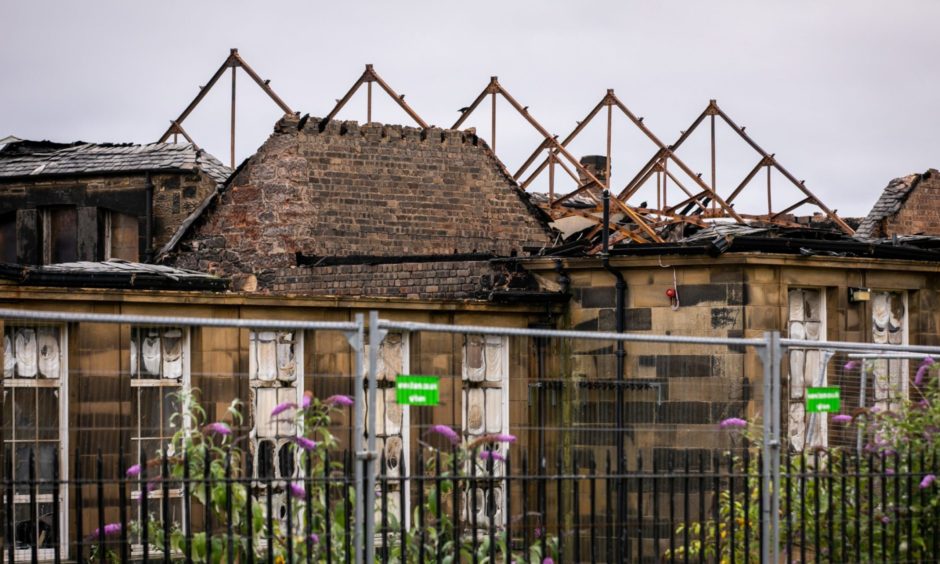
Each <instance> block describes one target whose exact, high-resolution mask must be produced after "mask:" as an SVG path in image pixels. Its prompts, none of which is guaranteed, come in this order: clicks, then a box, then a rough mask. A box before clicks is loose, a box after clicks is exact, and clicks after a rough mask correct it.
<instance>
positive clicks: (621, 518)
mask: <svg viewBox="0 0 940 564" xmlns="http://www.w3.org/2000/svg"><path fill="white" fill-rule="evenodd" d="M603 202H604V217H603V221H604V227H603V229H601V237H602V238H603V239H602V240H603V249H604V250H603V252H602V254H601V260H602V264H603V266H604V270H606V271H607V272H609V273H610V274H611V275H612V276H613V277H614V280H615V281H616V284H615V288H616V294H615V300H614V319H615V321H616V327H617V332H618V333H623V332H624V328H625V327H624V326H625V325H626V323H625V318H626V316H625V309H624V308H625V305H624V294H625V293H626V289H627V283H626V282H625V281H624V279H623V274H621V272H620V271H619V270H617V269H616V268H613V267H611V266H610V244H609V231H610V191H609V190H604V194H603ZM615 354H616V366H617V368H616V370H617V403H616V405H615V407H614V413H615V417H616V424H617V430H616V436H617V468H622V467H621V465H622V464H623V462H624V445H623V440H624V429H623V428H624V413H623V400H624V398H623V381H624V374H623V364H624V356H625V353H624V350H623V341H617V346H616V353H615ZM621 472H622V470H621ZM617 492H618V493H617V498H618V500H617V522H618V523H619V524H620V530H621V531H624V530H625V524H626V517H627V512H626V509H627V508H626V503H627V499H626V492H625V489H624V488H623V487H619V488H617ZM625 540H626V539H621V543H618V544H621V545H622V542H623V541H625Z"/></svg>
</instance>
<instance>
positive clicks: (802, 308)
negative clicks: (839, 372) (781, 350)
mask: <svg viewBox="0 0 940 564" xmlns="http://www.w3.org/2000/svg"><path fill="white" fill-rule="evenodd" d="M788 312H789V313H788V318H787V332H788V334H789V337H790V338H791V339H798V340H803V341H821V340H824V339H825V336H826V327H825V292H824V291H823V290H822V289H819V288H791V289H790V291H789V293H788ZM830 356H831V355H830V353H828V352H824V351H821V350H819V349H817V348H792V349H790V352H789V365H790V379H789V388H790V402H789V404H790V408H789V411H790V413H789V425H788V429H789V434H790V445H791V446H792V447H793V448H794V449H795V450H798V451H799V450H803V448H804V447H806V446H825V445H826V444H827V441H828V436H827V426H826V422H827V417H826V415H825V414H820V413H812V414H809V416H807V414H806V408H805V403H806V388H809V387H818V386H825V385H826V364H827V363H828V361H829V358H830Z"/></svg>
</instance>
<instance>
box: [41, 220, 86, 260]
mask: <svg viewBox="0 0 940 564" xmlns="http://www.w3.org/2000/svg"><path fill="white" fill-rule="evenodd" d="M42 242H43V246H42V256H43V264H54V263H60V262H74V261H77V260H78V212H77V211H76V209H75V208H74V207H56V208H48V209H45V210H43V212H42Z"/></svg>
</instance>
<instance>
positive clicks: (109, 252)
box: [102, 211, 140, 262]
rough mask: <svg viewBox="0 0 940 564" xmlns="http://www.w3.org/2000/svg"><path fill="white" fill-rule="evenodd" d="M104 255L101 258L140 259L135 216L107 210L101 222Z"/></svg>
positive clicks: (132, 260)
mask: <svg viewBox="0 0 940 564" xmlns="http://www.w3.org/2000/svg"><path fill="white" fill-rule="evenodd" d="M103 224H104V225H103V231H104V233H103V235H104V237H102V240H103V242H104V245H103V246H104V251H105V252H104V255H103V256H102V259H104V260H109V259H113V258H115V259H123V260H126V261H131V262H137V261H139V260H140V246H139V244H138V242H139V234H138V225H137V218H136V217H134V216H132V215H127V214H123V213H118V212H114V211H109V212H106V213H105V214H104V222H103Z"/></svg>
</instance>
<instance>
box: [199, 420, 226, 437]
mask: <svg viewBox="0 0 940 564" xmlns="http://www.w3.org/2000/svg"><path fill="white" fill-rule="evenodd" d="M202 430H203V431H206V432H209V433H215V434H217V435H222V436H228V435H231V434H232V429H230V428H229V426H228V425H226V424H225V423H222V422H219V421H216V422H215V423H209V424H208V425H206V426H205V427H203V428H202Z"/></svg>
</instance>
